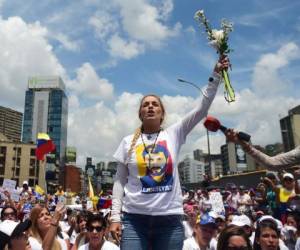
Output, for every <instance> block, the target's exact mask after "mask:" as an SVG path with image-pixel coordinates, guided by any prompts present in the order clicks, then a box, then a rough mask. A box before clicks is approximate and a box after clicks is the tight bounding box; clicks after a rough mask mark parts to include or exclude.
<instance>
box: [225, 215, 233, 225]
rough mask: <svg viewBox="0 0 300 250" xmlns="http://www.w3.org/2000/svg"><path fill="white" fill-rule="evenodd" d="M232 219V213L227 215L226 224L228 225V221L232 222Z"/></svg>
mask: <svg viewBox="0 0 300 250" xmlns="http://www.w3.org/2000/svg"><path fill="white" fill-rule="evenodd" d="M232 219H233V214H230V215H228V217H227V220H226V225H227V226H228V225H230V223H231V222H232Z"/></svg>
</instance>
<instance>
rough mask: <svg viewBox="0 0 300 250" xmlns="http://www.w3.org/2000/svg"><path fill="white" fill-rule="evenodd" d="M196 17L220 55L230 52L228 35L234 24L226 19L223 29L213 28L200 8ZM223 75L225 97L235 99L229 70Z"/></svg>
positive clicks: (228, 99) (223, 72)
mask: <svg viewBox="0 0 300 250" xmlns="http://www.w3.org/2000/svg"><path fill="white" fill-rule="evenodd" d="M195 19H196V20H197V21H199V22H200V23H202V24H203V26H204V27H205V31H206V33H207V35H208V36H207V39H208V40H209V41H210V42H209V44H210V45H211V46H212V47H213V48H215V49H216V50H217V53H218V54H219V55H220V56H223V55H226V54H229V53H230V52H231V51H232V50H231V49H230V48H229V46H228V35H229V33H230V32H231V31H232V30H233V24H232V23H230V22H228V21H226V20H225V19H223V20H222V22H221V28H222V29H221V30H216V29H212V28H211V27H210V25H209V22H208V20H207V18H206V17H205V15H204V11H203V10H198V11H197V12H196V13H195ZM222 76H223V79H224V83H225V93H224V94H225V99H226V101H228V102H234V101H235V94H234V90H233V88H232V86H231V84H230V79H229V75H228V72H227V70H223V71H222Z"/></svg>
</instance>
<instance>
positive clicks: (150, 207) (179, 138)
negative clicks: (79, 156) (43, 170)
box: [110, 57, 229, 250]
mask: <svg viewBox="0 0 300 250" xmlns="http://www.w3.org/2000/svg"><path fill="white" fill-rule="evenodd" d="M228 65H229V62H228V59H227V58H225V57H223V58H221V59H220V60H219V62H218V63H217V64H216V67H215V69H214V72H213V75H212V77H210V78H209V84H208V86H207V87H206V89H205V90H204V92H203V95H204V96H203V98H202V101H201V102H199V104H198V105H197V107H196V108H195V109H193V110H192V111H190V112H189V113H188V114H186V115H185V117H183V119H182V120H181V121H179V122H177V123H175V124H174V125H172V126H170V127H168V128H166V129H162V128H161V124H162V122H163V120H164V118H165V115H166V114H165V109H164V106H163V104H162V102H161V100H160V98H159V97H158V96H155V95H147V96H144V97H143V99H142V100H141V104H140V108H139V118H140V120H141V122H142V124H141V126H140V127H139V128H138V129H137V130H136V131H135V133H134V134H133V135H130V136H127V137H125V138H124V139H123V140H122V142H121V144H120V145H119V147H118V149H117V151H116V153H115V154H114V157H115V158H116V159H117V161H118V167H117V174H116V180H115V183H114V188H113V204H112V217H111V218H112V224H111V227H110V230H111V232H112V235H114V236H115V237H116V238H117V239H119V238H120V236H121V211H122V212H123V218H122V226H123V232H122V238H121V249H125V250H126V249H130V250H131V249H146V248H148V247H151V248H152V249H153V250H156V249H173V250H177V249H180V250H181V249H182V245H183V239H184V232H183V226H182V215H183V208H182V206H183V205H182V194H181V187H180V182H179V176H178V170H177V168H176V166H177V161H178V155H179V151H180V148H181V146H182V144H184V143H185V139H186V136H187V135H188V133H189V132H190V131H191V130H192V129H193V128H194V126H195V125H196V124H197V123H198V122H200V121H201V120H202V119H203V118H204V117H205V116H206V115H207V111H208V109H209V107H210V105H211V103H212V101H213V99H214V97H215V95H216V92H217V88H218V85H219V82H220V79H221V76H220V74H219V72H220V71H221V70H222V69H226V68H227V67H228Z"/></svg>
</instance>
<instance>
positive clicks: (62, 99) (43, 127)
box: [22, 76, 68, 161]
mask: <svg viewBox="0 0 300 250" xmlns="http://www.w3.org/2000/svg"><path fill="white" fill-rule="evenodd" d="M67 125H68V98H67V96H66V93H65V84H64V82H63V81H62V79H61V78H60V77H56V76H49V77H48V76H42V77H31V78H29V80H28V89H27V91H26V96H25V106H24V120H23V135H22V141H23V142H26V143H28V142H36V139H37V134H38V133H47V134H49V136H50V138H51V139H52V140H53V142H54V143H55V146H56V156H57V157H58V158H59V160H60V161H63V159H64V157H65V148H66V145H67Z"/></svg>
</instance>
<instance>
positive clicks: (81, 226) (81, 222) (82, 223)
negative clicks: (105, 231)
mask: <svg viewBox="0 0 300 250" xmlns="http://www.w3.org/2000/svg"><path fill="white" fill-rule="evenodd" d="M79 229H80V231H81V232H82V231H84V230H85V229H86V219H85V218H80V220H79Z"/></svg>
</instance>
